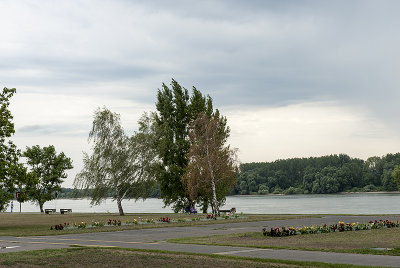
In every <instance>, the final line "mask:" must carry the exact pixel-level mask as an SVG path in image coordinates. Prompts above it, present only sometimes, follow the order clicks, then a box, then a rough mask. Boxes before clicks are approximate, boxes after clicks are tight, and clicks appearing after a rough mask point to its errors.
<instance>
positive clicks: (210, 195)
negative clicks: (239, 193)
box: [183, 113, 238, 214]
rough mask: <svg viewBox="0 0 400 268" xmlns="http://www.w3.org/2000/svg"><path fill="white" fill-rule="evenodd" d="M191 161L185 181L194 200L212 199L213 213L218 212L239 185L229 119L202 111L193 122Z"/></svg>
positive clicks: (189, 154)
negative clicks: (231, 145) (229, 139)
mask: <svg viewBox="0 0 400 268" xmlns="http://www.w3.org/2000/svg"><path fill="white" fill-rule="evenodd" d="M189 137H190V141H191V147H190V151H189V153H188V159H189V164H188V166H187V168H186V172H185V174H184V176H183V182H184V185H185V186H186V187H185V188H186V190H187V192H188V194H189V196H190V197H191V198H193V199H197V198H199V197H200V198H206V199H207V200H210V203H211V208H212V212H213V214H217V213H218V210H219V207H220V206H221V205H222V204H223V203H224V201H225V196H226V195H227V194H229V193H230V191H231V190H232V188H233V187H234V186H235V184H236V181H237V180H236V177H237V172H238V166H237V158H236V150H234V149H231V148H230V146H229V145H226V142H227V139H228V137H229V128H228V127H227V126H226V119H225V118H224V117H220V116H219V115H215V116H213V117H211V118H210V117H209V116H207V115H206V114H203V113H201V114H199V116H198V118H197V119H196V120H195V121H193V123H192V124H191V129H190V132H189Z"/></svg>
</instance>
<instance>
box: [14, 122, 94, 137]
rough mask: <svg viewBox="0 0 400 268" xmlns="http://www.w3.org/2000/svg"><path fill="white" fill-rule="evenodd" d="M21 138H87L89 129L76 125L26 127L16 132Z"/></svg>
mask: <svg viewBox="0 0 400 268" xmlns="http://www.w3.org/2000/svg"><path fill="white" fill-rule="evenodd" d="M16 133H17V134H18V135H19V136H22V137H23V136H46V135H51V136H87V133H88V131H87V129H85V130H83V128H82V127H81V126H76V125H68V124H66V125H60V124H51V125H26V126H23V127H20V128H18V129H17V130H16Z"/></svg>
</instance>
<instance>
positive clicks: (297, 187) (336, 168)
mask: <svg viewBox="0 0 400 268" xmlns="http://www.w3.org/2000/svg"><path fill="white" fill-rule="evenodd" d="M399 166H400V153H396V154H387V155H385V156H383V157H378V156H374V157H370V158H368V159H367V160H366V161H364V160H362V159H359V158H351V157H350V156H348V155H346V154H340V155H329V156H321V157H309V158H292V159H285V160H276V161H274V162H260V163H245V164H242V165H241V166H240V173H239V176H238V182H237V185H236V187H235V189H234V192H233V194H241V195H248V194H269V193H273V194H331V193H338V192H346V191H350V192H373V191H397V190H398V189H399V186H398V184H397V182H396V178H395V177H396V176H395V173H396V172H394V171H395V170H400V167H399ZM396 174H397V173H396Z"/></svg>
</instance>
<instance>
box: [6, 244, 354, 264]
mask: <svg viewBox="0 0 400 268" xmlns="http://www.w3.org/2000/svg"><path fill="white" fill-rule="evenodd" d="M0 267H44V268H46V267H221V268H235V267H249V268H256V267H343V268H344V267H361V266H354V265H338V264H325V263H316V262H299V261H283V260H268V259H252V258H241V257H230V256H219V255H208V254H187V253H170V252H162V251H148V250H132V249H108V248H107V249H105V248H84V247H73V248H68V249H48V250H36V251H24V252H16V253H0Z"/></svg>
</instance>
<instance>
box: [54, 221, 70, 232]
mask: <svg viewBox="0 0 400 268" xmlns="http://www.w3.org/2000/svg"><path fill="white" fill-rule="evenodd" d="M68 226H69V223H68V222H64V224H62V223H60V224H56V225H52V226H50V230H64V228H67V227H68Z"/></svg>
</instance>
